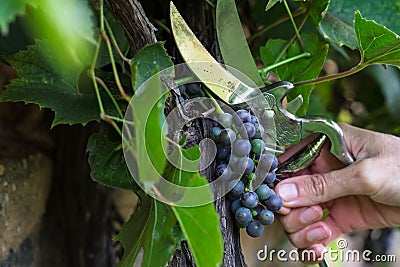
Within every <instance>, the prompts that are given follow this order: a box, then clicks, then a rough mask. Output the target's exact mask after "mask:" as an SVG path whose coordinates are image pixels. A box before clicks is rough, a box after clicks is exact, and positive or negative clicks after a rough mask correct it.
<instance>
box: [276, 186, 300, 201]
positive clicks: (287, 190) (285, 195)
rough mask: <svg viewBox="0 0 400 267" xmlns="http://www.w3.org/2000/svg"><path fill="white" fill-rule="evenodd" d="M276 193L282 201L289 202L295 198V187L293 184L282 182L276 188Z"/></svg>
mask: <svg viewBox="0 0 400 267" xmlns="http://www.w3.org/2000/svg"><path fill="white" fill-rule="evenodd" d="M278 195H279V196H280V197H281V198H282V200H283V201H286V202H290V201H293V200H295V199H296V198H297V188H296V185H295V184H283V185H281V186H280V187H279V189H278Z"/></svg>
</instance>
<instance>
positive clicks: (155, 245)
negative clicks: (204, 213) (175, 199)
mask: <svg viewBox="0 0 400 267" xmlns="http://www.w3.org/2000/svg"><path fill="white" fill-rule="evenodd" d="M139 196H140V207H139V209H138V210H137V211H135V212H134V213H133V215H132V216H131V218H130V219H129V221H128V222H126V223H125V224H124V226H123V228H122V230H121V232H120V233H119V234H118V235H117V236H116V237H115V238H114V239H115V240H117V241H120V242H121V243H122V246H123V247H124V255H123V258H122V261H121V262H120V264H119V266H121V267H132V266H138V263H139V262H137V261H138V254H139V252H141V253H143V255H142V262H141V266H147V267H152V266H165V264H166V263H167V262H168V261H169V260H170V258H171V257H172V256H173V253H174V251H175V246H176V243H177V240H176V238H175V236H176V233H175V231H176V230H175V229H174V228H175V225H176V218H175V216H174V213H173V212H172V211H171V208H170V207H169V206H168V205H166V204H164V203H162V202H159V201H157V200H155V199H153V198H151V197H150V196H148V195H145V194H140V195H139Z"/></svg>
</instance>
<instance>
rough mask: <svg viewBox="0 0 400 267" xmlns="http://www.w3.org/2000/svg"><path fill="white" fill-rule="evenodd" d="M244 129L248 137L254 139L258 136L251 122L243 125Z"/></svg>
mask: <svg viewBox="0 0 400 267" xmlns="http://www.w3.org/2000/svg"><path fill="white" fill-rule="evenodd" d="M243 126H244V128H245V129H246V133H247V137H248V138H253V137H254V135H255V134H256V127H254V125H253V124H252V123H250V122H246V123H244V124H243Z"/></svg>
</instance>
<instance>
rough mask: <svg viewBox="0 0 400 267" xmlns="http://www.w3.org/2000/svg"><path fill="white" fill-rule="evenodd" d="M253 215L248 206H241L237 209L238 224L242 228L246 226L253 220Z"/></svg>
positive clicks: (236, 219)
mask: <svg viewBox="0 0 400 267" xmlns="http://www.w3.org/2000/svg"><path fill="white" fill-rule="evenodd" d="M252 218H253V215H252V214H251V211H250V210H249V209H248V208H245V207H240V208H238V209H237V210H236V211H235V221H236V225H237V226H238V227H240V228H245V227H246V226H247V225H248V224H249V223H250V222H251V220H252Z"/></svg>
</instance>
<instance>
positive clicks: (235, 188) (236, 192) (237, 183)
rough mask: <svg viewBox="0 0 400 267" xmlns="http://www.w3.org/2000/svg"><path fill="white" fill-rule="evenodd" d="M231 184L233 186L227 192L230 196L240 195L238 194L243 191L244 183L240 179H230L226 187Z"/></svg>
mask: <svg viewBox="0 0 400 267" xmlns="http://www.w3.org/2000/svg"><path fill="white" fill-rule="evenodd" d="M233 185H234V186H233ZM231 186H233V188H232V189H231V191H230V192H229V195H230V196H233V197H240V195H241V194H243V192H244V183H243V182H242V181H240V180H239V181H236V180H234V181H230V182H229V185H228V187H229V188H230V187H231Z"/></svg>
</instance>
